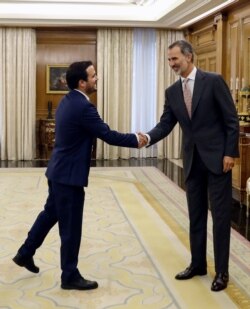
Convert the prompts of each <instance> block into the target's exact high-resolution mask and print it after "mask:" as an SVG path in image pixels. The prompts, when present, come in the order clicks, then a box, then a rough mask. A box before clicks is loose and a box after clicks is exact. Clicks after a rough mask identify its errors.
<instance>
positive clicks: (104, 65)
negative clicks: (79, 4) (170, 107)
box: [96, 29, 133, 160]
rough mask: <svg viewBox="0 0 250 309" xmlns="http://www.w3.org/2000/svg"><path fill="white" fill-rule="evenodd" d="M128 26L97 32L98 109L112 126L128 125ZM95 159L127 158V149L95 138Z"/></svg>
mask: <svg viewBox="0 0 250 309" xmlns="http://www.w3.org/2000/svg"><path fill="white" fill-rule="evenodd" d="M132 40H133V32H132V30H131V29H129V30H127V29H100V30H98V33H97V74H98V78H99V80H98V91H97V102H98V112H99V114H100V115H101V117H102V118H103V119H104V121H105V122H107V123H108V124H109V126H110V128H111V129H113V130H117V131H119V132H122V133H127V132H130V130H131V129H130V128H131V76H132V53H133V48H132ZM96 157H97V159H112V160H113V159H118V158H122V159H128V158H129V157H130V149H129V148H124V147H115V146H110V145H108V144H106V143H103V142H102V141H101V140H99V139H98V140H97V153H96Z"/></svg>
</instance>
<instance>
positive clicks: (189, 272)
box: [175, 265, 207, 280]
mask: <svg viewBox="0 0 250 309" xmlns="http://www.w3.org/2000/svg"><path fill="white" fill-rule="evenodd" d="M206 274H207V270H206V269H205V268H204V269H202V268H197V267H193V266H191V265H190V266H188V267H187V268H186V269H185V270H184V271H182V272H180V273H178V274H177V275H176V276H175V279H177V280H187V279H191V278H193V277H194V276H204V275H206Z"/></svg>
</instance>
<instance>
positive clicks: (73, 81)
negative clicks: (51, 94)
mask: <svg viewBox="0 0 250 309" xmlns="http://www.w3.org/2000/svg"><path fill="white" fill-rule="evenodd" d="M91 65H93V63H92V61H79V62H73V63H72V64H71V65H70V66H69V68H68V70H67V72H66V81H67V85H68V87H69V89H71V90H73V89H75V88H78V83H79V80H81V79H82V80H85V81H87V80H88V73H87V71H86V70H87V68H88V67H89V66H91Z"/></svg>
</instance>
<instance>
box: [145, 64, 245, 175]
mask: <svg viewBox="0 0 250 309" xmlns="http://www.w3.org/2000/svg"><path fill="white" fill-rule="evenodd" d="M177 122H179V124H180V127H181V129H182V132H183V166H184V174H185V176H186V178H187V176H188V175H189V172H190V169H191V165H192V160H193V150H194V147H196V148H197V150H198V152H199V154H200V156H201V158H202V160H203V162H204V163H205V165H206V166H207V168H208V169H209V170H210V171H211V172H213V173H215V174H220V173H222V172H223V157H224V156H230V157H238V156H239V146H238V139H239V121H238V116H237V112H236V109H235V105H234V102H233V99H232V96H231V93H230V91H229V89H228V86H227V85H226V83H225V81H224V80H223V78H222V77H221V76H220V75H218V74H215V73H209V72H204V71H201V70H199V69H198V70H197V72H196V77H195V83H194V91H193V97H192V118H191V119H190V118H189V116H188V112H187V109H186V106H185V103H184V98H183V91H182V84H181V79H180V80H178V81H177V82H175V83H174V84H173V85H172V86H170V87H169V88H167V89H166V91H165V105H164V111H163V114H162V116H161V119H160V122H159V123H158V124H157V125H156V127H155V128H153V129H152V130H151V131H149V132H148V134H149V136H150V138H151V143H150V144H151V145H152V144H154V143H156V142H158V141H159V140H161V139H162V138H164V137H166V136H167V135H168V134H169V133H170V132H171V131H172V129H173V128H174V126H175V124H176V123H177Z"/></svg>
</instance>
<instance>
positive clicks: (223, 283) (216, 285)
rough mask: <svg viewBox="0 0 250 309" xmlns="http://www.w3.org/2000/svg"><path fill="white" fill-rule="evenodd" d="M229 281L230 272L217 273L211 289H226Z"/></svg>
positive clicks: (215, 290) (217, 290) (216, 290)
mask: <svg viewBox="0 0 250 309" xmlns="http://www.w3.org/2000/svg"><path fill="white" fill-rule="evenodd" d="M228 281H229V275H228V273H218V274H216V276H215V278H214V281H213V283H212V286H211V290H212V291H214V292H219V291H221V290H224V289H226V287H227V283H228Z"/></svg>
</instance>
